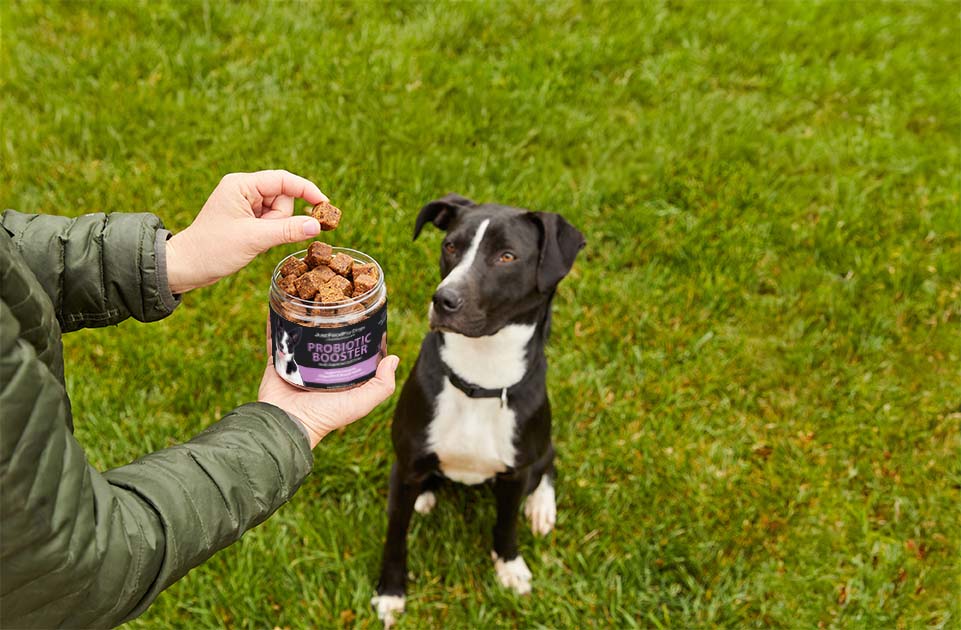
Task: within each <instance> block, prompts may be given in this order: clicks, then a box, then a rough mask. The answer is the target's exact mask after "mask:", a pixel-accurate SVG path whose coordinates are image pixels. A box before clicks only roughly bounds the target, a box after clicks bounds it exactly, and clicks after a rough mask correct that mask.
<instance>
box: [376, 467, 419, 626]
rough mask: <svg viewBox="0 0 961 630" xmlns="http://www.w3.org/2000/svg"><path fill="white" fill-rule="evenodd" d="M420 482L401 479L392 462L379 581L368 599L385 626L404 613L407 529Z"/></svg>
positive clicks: (390, 624) (399, 472) (400, 474)
mask: <svg viewBox="0 0 961 630" xmlns="http://www.w3.org/2000/svg"><path fill="white" fill-rule="evenodd" d="M421 485H422V484H420V483H416V482H410V481H407V480H405V479H404V475H403V474H402V473H401V471H400V467H399V466H398V464H397V462H394V466H393V468H391V471H390V491H389V493H388V496H387V540H386V542H385V543H384V558H383V562H382V563H381V569H380V580H379V581H378V582H377V595H375V596H374V598H373V599H371V600H370V604H371V606H373V607H374V608H375V609H376V610H377V616H378V617H379V618H380V620H381V621H383V622H384V627H385V628H389V627H391V626H392V625H393V624H394V622H395V621H396V620H397V615H399V614H400V613H402V612H404V594H405V593H406V592H407V528H408V526H409V525H410V517H411V514H412V513H413V511H414V501H416V500H417V495H418V494H420V489H421Z"/></svg>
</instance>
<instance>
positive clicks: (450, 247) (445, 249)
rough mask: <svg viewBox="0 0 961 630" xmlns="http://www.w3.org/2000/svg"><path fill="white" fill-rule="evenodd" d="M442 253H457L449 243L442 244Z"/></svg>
mask: <svg viewBox="0 0 961 630" xmlns="http://www.w3.org/2000/svg"><path fill="white" fill-rule="evenodd" d="M444 251H445V252H447V253H448V254H453V253H454V252H456V251H457V248H456V247H454V244H453V243H451V242H450V241H447V242H446V243H444Z"/></svg>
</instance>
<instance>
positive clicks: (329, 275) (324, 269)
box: [310, 265, 340, 283]
mask: <svg viewBox="0 0 961 630" xmlns="http://www.w3.org/2000/svg"><path fill="white" fill-rule="evenodd" d="M310 273H315V274H317V277H318V278H320V280H321V282H324V283H327V282H330V281H331V280H332V279H333V278H338V277H340V276H338V275H337V274H336V273H334V270H333V269H331V268H330V267H328V266H327V265H317V266H316V267H314V268H313V270H312V271H311V272H310Z"/></svg>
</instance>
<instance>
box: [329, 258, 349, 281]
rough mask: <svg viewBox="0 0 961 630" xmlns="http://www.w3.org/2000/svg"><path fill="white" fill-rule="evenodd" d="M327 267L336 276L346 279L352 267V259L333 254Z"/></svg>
mask: <svg viewBox="0 0 961 630" xmlns="http://www.w3.org/2000/svg"><path fill="white" fill-rule="evenodd" d="M327 266H328V267H330V268H331V269H333V270H334V273H336V274H337V275H340V276H344V277H345V278H346V277H347V276H348V275H350V270H351V269H352V268H353V266H354V259H353V258H351V257H350V256H348V255H347V254H334V255H333V256H332V257H331V259H330V262H329V263H328V264H327Z"/></svg>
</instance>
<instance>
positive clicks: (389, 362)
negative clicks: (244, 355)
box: [257, 325, 400, 449]
mask: <svg viewBox="0 0 961 630" xmlns="http://www.w3.org/2000/svg"><path fill="white" fill-rule="evenodd" d="M270 346H271V343H270V327H269V325H268V328H267V369H266V370H264V377H263V379H262V380H261V381H260V393H259V394H258V396H257V400H259V401H260V402H266V403H270V404H272V405H275V406H277V407H280V408H281V409H283V410H284V411H286V412H287V413H288V414H291V415H293V416H295V417H296V418H297V419H298V420H300V421H301V423H302V424H303V425H304V428H305V429H306V430H307V437H308V439H309V440H310V448H311V449H313V448H314V447H315V446H317V443H318V442H320V441H321V440H322V439H324V436H325V435H327V434H328V433H330V432H331V431H334V430H335V429H340V428H342V427H345V426H347V425H348V424H350V423H351V422H353V421H355V420H359V419H360V418H363V417H364V416H366V415H367V414H369V413H370V412H371V411H373V410H374V407H376V406H377V405H379V404H380V403H382V402H384V401H385V400H387V399H388V398H389V397H390V395H391V394H393V393H394V372H395V371H396V370H397V364H398V363H400V358H398V357H397V356H395V355H390V356H387V357H385V358H383V359H381V360H380V363H379V364H378V365H377V374H376V376H374V378H372V379H370V380H369V381H367V382H366V383H364V384H363V385H361V386H360V387H355V388H354V389H348V390H345V391H342V392H325V391H306V390H303V389H298V388H296V387H294V386H293V385H291V384H290V383H288V382H287V381H285V380H284V379H282V378H281V377H280V375H279V374H277V370H276V369H275V368H274V364H273V360H272V358H271V356H270Z"/></svg>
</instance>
